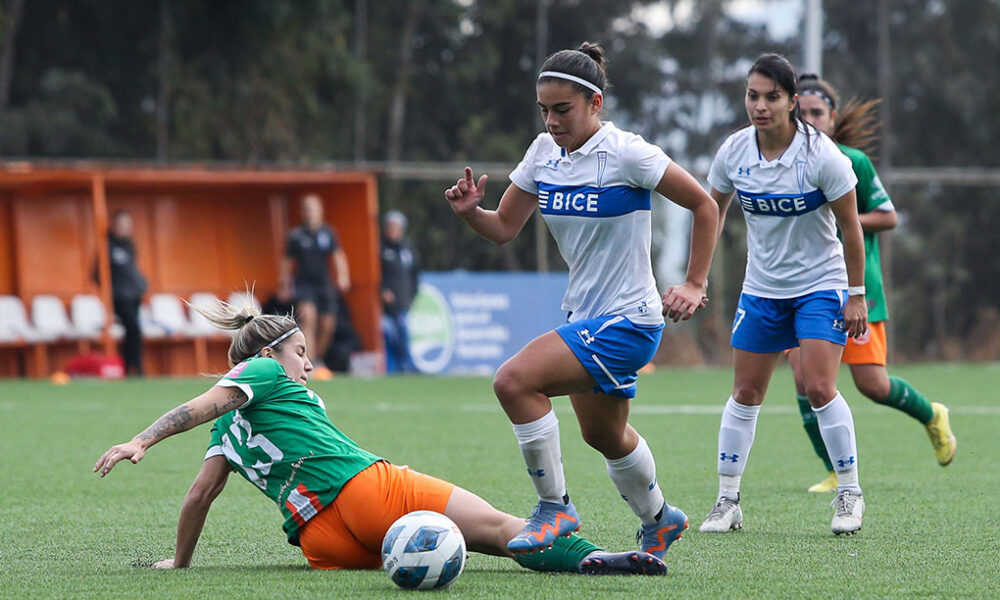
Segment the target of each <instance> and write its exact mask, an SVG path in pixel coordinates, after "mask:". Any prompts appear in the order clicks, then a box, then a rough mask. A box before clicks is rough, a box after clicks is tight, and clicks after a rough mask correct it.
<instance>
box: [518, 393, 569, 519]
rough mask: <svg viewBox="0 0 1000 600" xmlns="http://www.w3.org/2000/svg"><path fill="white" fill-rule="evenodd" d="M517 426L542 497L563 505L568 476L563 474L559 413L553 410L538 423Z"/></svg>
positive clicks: (532, 477)
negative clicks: (557, 416)
mask: <svg viewBox="0 0 1000 600" xmlns="http://www.w3.org/2000/svg"><path fill="white" fill-rule="evenodd" d="M513 427H514V435H515V436H516V437H517V443H518V444H519V445H520V446H521V456H523V457H524V464H525V465H527V467H528V474H529V475H531V483H532V484H534V486H535V491H536V492H538V498H539V499H541V500H544V501H545V502H554V503H556V504H563V497H564V496H565V495H566V477H565V476H564V475H563V465H562V452H561V451H560V449H559V419H557V418H556V413H555V411H551V410H550V411H549V412H548V414H546V415H545V416H544V417H542V418H541V419H538V420H537V421H532V422H530V423H523V424H521V425H514V426H513Z"/></svg>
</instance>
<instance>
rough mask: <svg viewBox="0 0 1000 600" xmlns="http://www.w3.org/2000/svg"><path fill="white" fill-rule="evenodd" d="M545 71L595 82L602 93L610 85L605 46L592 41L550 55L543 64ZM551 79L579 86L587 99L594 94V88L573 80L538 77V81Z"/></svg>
mask: <svg viewBox="0 0 1000 600" xmlns="http://www.w3.org/2000/svg"><path fill="white" fill-rule="evenodd" d="M545 71H555V72H557V73H565V74H566V75H572V76H573V77H579V78H580V79H583V80H584V81H587V82H589V83H592V84H594V86H596V87H597V88H598V89H600V90H601V92H602V93H604V92H605V91H606V90H607V89H608V87H609V85H610V84H609V83H608V71H607V59H605V58H604V48H601V46H600V45H599V44H592V43H590V42H584V43H582V44H580V47H579V48H578V49H576V50H560V51H559V52H556V53H555V54H553V55H552V56H550V57H548V58H547V59H545V63H544V64H542V72H543V73H544V72H545ZM549 81H562V82H563V83H569V84H570V85H574V86H576V87H577V91H579V92H580V93H581V94H583V95H584V97H586V98H587V100H590V99H591V98H592V97H593V96H594V90H592V89H590V88H588V87H586V86H583V85H580V84H578V83H574V82H572V81H567V80H565V79H559V78H556V77H540V78H539V79H538V83H545V82H549Z"/></svg>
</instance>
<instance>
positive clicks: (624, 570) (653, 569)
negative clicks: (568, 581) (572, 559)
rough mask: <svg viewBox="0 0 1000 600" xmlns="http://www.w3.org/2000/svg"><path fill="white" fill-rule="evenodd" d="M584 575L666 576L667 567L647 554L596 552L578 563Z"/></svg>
mask: <svg viewBox="0 0 1000 600" xmlns="http://www.w3.org/2000/svg"><path fill="white" fill-rule="evenodd" d="M580 573H583V574H584V575H666V574H667V565H666V563H664V562H663V561H662V560H660V559H659V558H657V557H655V556H653V555H652V554H650V553H648V552H636V551H635V550H633V551H631V552H605V551H603V550H596V551H594V552H591V553H590V554H588V555H587V558H585V559H583V560H581V561H580Z"/></svg>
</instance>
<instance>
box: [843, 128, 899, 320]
mask: <svg viewBox="0 0 1000 600" xmlns="http://www.w3.org/2000/svg"><path fill="white" fill-rule="evenodd" d="M837 146H838V147H839V148H840V151H841V152H843V153H844V154H845V155H846V156H847V157H848V158H849V159H851V167H852V168H853V169H854V174H855V175H857V176H858V185H857V186H856V187H855V191H856V192H857V196H858V214H865V213H870V212H872V211H875V210H878V207H879V206H881V205H883V204H885V203H886V202H889V201H890V199H889V194H888V192H886V191H885V187H883V186H882V181H881V180H880V179H879V177H878V173H876V172H875V166H874V165H873V164H872V161H871V159H869V158H868V156H867V155H866V154H865V153H864V152H862V151H861V150H858V149H857V148H851V147H850V146H844V145H842V144H837ZM864 234H865V294H866V300H867V301H868V320H869V321H870V322H872V323H877V322H879V321H887V320H888V319H889V309H888V307H887V306H886V301H885V286H884V285H883V283H882V257H881V256H880V254H879V247H878V233H876V232H873V231H866V232H864Z"/></svg>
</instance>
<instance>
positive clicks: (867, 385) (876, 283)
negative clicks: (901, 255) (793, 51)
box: [789, 74, 956, 492]
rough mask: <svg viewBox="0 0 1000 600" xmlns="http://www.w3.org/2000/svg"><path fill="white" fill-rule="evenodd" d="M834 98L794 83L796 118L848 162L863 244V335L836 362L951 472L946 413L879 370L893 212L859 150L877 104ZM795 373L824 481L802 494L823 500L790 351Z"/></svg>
mask: <svg viewBox="0 0 1000 600" xmlns="http://www.w3.org/2000/svg"><path fill="white" fill-rule="evenodd" d="M837 103H838V99H837V92H836V90H834V89H833V86H831V85H830V84H829V83H827V82H826V81H824V80H822V79H820V78H819V77H817V76H816V75H812V74H803V75H802V76H800V77H799V106H800V108H801V110H802V116H803V117H805V120H806V121H807V122H809V123H810V124H811V125H813V126H815V127H816V128H817V129H819V130H820V131H823V132H824V133H826V134H827V135H829V136H830V137H831V138H833V141H835V142H837V145H838V146H839V147H840V150H841V151H842V152H843V153H844V154H845V155H847V157H848V158H850V159H851V166H852V167H853V168H854V172H855V174H856V175H857V176H858V185H857V188H856V191H857V198H858V215H859V217H860V220H861V228H862V230H863V231H864V238H865V288H866V298H867V300H868V321H869V326H868V331H869V333H868V335H866V336H863V337H861V338H858V339H848V340H847V346H846V347H845V348H844V355H843V358H842V359H841V361H842V362H843V363H846V364H848V365H850V368H851V376H852V377H853V378H854V384H855V386H857V388H858V391H859V392H861V393H862V394H864V395H865V396H867V397H868V398H870V399H871V400H873V401H874V402H877V403H878V404H884V405H886V406H890V407H893V408H896V409H898V410H901V411H903V412H904V413H906V414H908V415H910V416H911V417H913V418H914V419H916V420H917V421H919V422H920V423H922V424H923V425H924V426H925V427H926V429H927V435H928V436H929V437H930V440H931V444H933V446H934V452H935V454H936V455H937V459H938V462H939V463H940V464H941V466H947V465H949V464H951V461H952V460H953V459H954V457H955V445H956V443H955V436H954V435H953V434H952V431H951V426H950V424H949V422H948V408H947V407H945V406H944V405H943V404H941V403H939V402H930V401H928V400H927V398H925V397H924V395H923V394H921V393H920V392H919V391H918V390H917V389H916V388H914V387H913V386H912V385H911V384H910V383H909V382H907V381H906V380H904V379H901V378H899V377H893V376H890V375H889V372H888V370H887V369H886V353H887V346H886V332H885V322H886V321H887V320H888V319H889V311H888V308H887V307H886V301H885V290H884V286H883V284H882V265H881V258H880V256H879V246H878V232H880V231H886V230H889V229H892V228H894V227H895V226H896V222H897V218H896V211H895V209H894V207H893V205H892V201H891V200H890V199H889V194H887V193H886V191H885V188H884V187H882V182H881V181H880V180H879V177H878V174H877V173H876V172H875V167H874V166H873V165H872V162H871V160H869V158H868V156H867V155H866V154H865V152H864V149H865V148H867V147H868V146H870V145H871V144H872V143H873V142H874V141H875V129H876V127H877V126H878V122H877V120H876V117H875V115H874V108H875V106H876V105H877V104H878V101H877V100H870V101H868V102H864V103H857V102H851V103H848V105H847V106H845V107H843V108H842V111H841V114H838V113H837ZM789 361H790V362H791V364H792V369H793V371H794V373H795V386H796V391H797V394H798V403H799V410H800V411H801V413H802V421H803V425H804V426H805V429H806V432H807V433H808V434H809V439H810V440H811V441H812V443H813V448H814V449H815V450H816V454H817V455H819V457H820V458H821V459H822V460H823V462H824V463H825V464H826V469H827V471H828V472H829V475H828V476H827V477H826V478H825V479H824V480H823V481H821V482H819V483H817V484H816V485H813V486H812V487H810V488H809V491H810V492H830V491H833V490H835V489H836V488H837V476H836V473H835V472H834V469H833V464H832V463H831V462H830V458H829V456H828V455H827V452H826V447H825V446H824V445H823V439H822V438H821V437H820V433H819V427H818V425H817V423H816V416H815V414H814V413H813V411H812V409H811V408H810V407H809V400H808V398H807V397H806V395H805V390H804V387H803V385H802V371H801V364H800V361H799V353H798V350H797V349H793V350H792V351H791V352H790V353H789Z"/></svg>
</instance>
